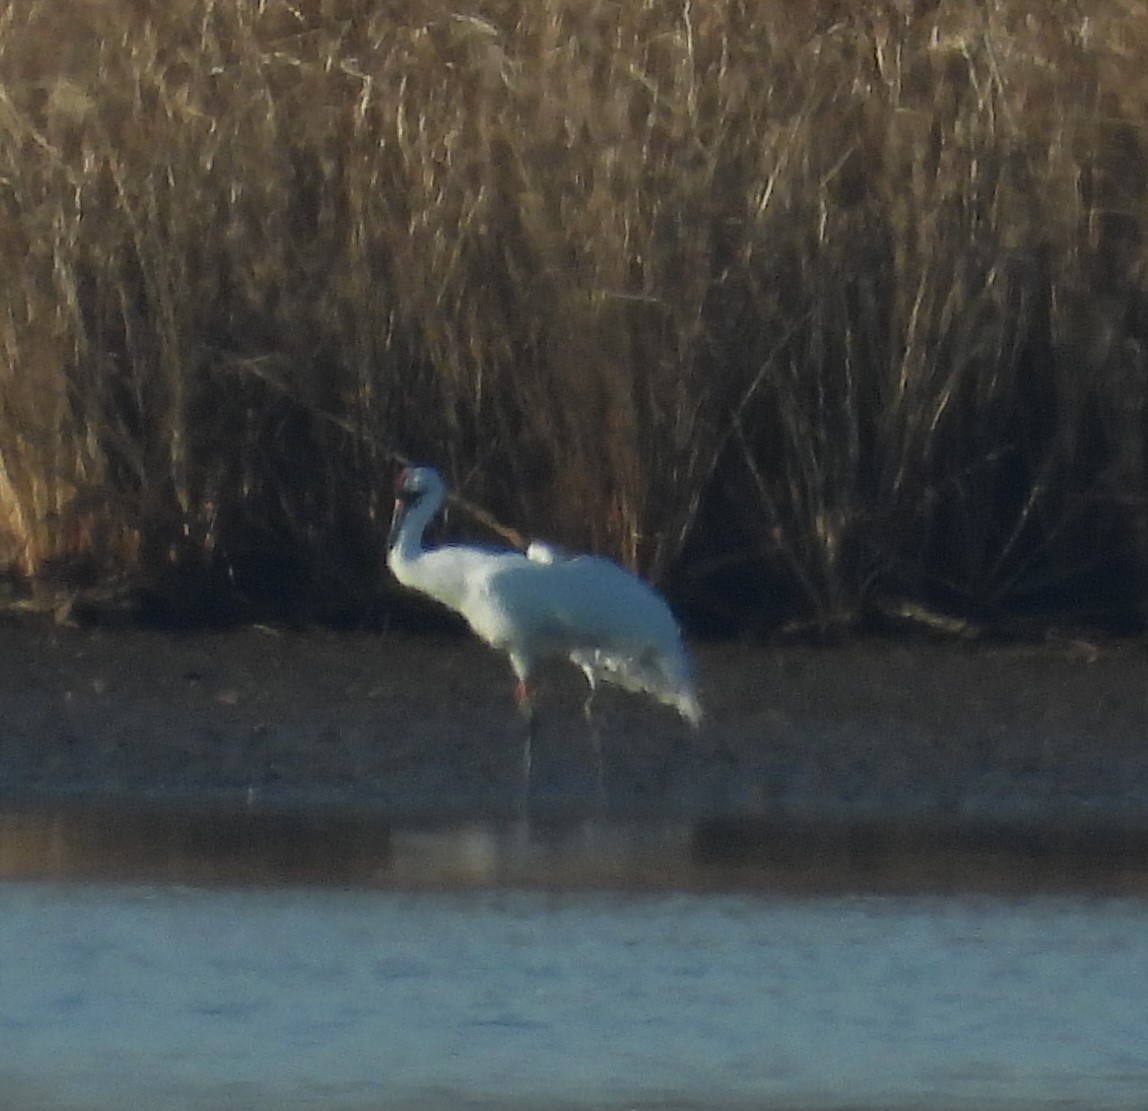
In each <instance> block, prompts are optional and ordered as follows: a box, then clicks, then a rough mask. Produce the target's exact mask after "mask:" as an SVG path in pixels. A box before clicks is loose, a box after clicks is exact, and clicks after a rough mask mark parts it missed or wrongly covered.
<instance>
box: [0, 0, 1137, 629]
mask: <svg viewBox="0 0 1148 1111" xmlns="http://www.w3.org/2000/svg"><path fill="white" fill-rule="evenodd" d="M1146 127H1148V9H1146V7H1145V5H1144V4H1143V3H1141V2H1140V0H1085V2H1080V0H1074V2H1071V3H1070V2H1067V0H956V2H951V3H950V2H946V3H936V2H928V0H884V2H877V3H860V2H853V0H850V2H845V0H839V2H828V0H822V2H814V3H810V4H795V3H783V2H781V0H772V2H767V0H762V2H757V3H751V2H747V0H684V2H683V0H613V2H609V0H469V2H463V0H457V2H455V3H440V2H438V0H403V2H401V3H400V2H390V3H388V2H382V0H374V2H368V0H299V2H296V3H288V2H286V0H162V2H161V0H39V2H28V0H21V2H15V0H7V2H4V3H0V221H2V223H0V258H2V261H3V275H4V280H3V282H2V283H0V562H3V563H4V564H5V565H7V566H8V567H9V568H10V569H11V575H12V578H13V582H14V583H17V584H23V585H22V587H21V588H22V589H31V587H32V586H33V585H37V586H42V585H43V584H48V583H53V582H60V583H63V584H64V585H65V586H66V587H67V588H68V589H71V590H74V589H75V588H76V587H77V586H81V585H92V584H98V585H101V586H102V585H106V584H111V583H119V584H127V585H128V586H130V587H131V588H132V589H133V590H135V591H137V592H138V595H139V596H140V597H144V598H150V599H152V600H153V601H154V602H156V603H157V604H158V603H163V605H165V606H168V607H173V608H172V609H171V612H179V611H180V610H185V609H197V608H202V607H204V606H206V605H208V603H212V602H214V601H219V602H224V603H226V604H227V605H234V604H235V603H236V602H239V603H240V604H241V605H247V606H250V607H254V608H256V609H259V608H260V607H267V606H274V605H289V606H290V607H292V608H298V607H300V606H302V607H304V608H314V607H318V608H319V609H321V610H322V611H324V612H326V613H329V614H333V613H338V612H343V613H346V614H351V613H364V612H366V613H370V612H375V613H379V612H382V610H381V609H380V606H379V599H380V594H381V592H383V591H384V589H385V588H384V585H383V578H384V575H383V572H382V569H381V567H382V561H381V552H382V546H383V542H384V538H385V531H386V523H387V518H388V516H389V513H390V492H391V483H392V478H393V473H394V468H393V463H392V460H391V453H392V452H396V451H397V452H401V453H405V454H407V455H410V456H413V457H417V458H419V459H421V460H426V461H430V462H434V463H436V464H437V465H439V466H440V467H441V468H442V469H443V470H444V471H445V472H446V474H447V476H448V478H449V479H450V480H451V481H452V482H453V483H454V484H455V485H456V486H457V487H459V488H460V489H461V490H462V491H463V492H464V493H465V494H466V495H467V496H468V497H469V498H471V499H472V500H474V501H476V502H478V503H480V504H483V505H485V506H486V507H487V508H489V509H490V510H491V511H492V512H493V513H494V514H495V515H496V516H497V517H499V518H501V519H503V520H505V521H507V522H510V523H513V524H515V525H516V526H518V527H520V528H522V529H523V530H524V531H529V532H531V533H535V534H539V535H544V536H547V537H549V538H552V539H555V540H557V541H560V542H562V543H564V544H568V545H570V546H572V547H577V548H591V549H594V550H597V551H602V552H606V553H609V554H611V555H614V556H617V557H618V558H620V559H622V560H624V561H625V562H627V563H628V564H630V565H632V566H634V567H637V568H639V569H640V570H641V571H643V572H644V573H646V574H647V575H649V576H651V577H652V578H654V579H655V580H658V581H660V582H662V583H663V584H664V585H665V586H666V587H667V589H668V590H669V591H670V593H671V596H672V598H673V600H674V601H675V602H676V603H677V605H678V608H679V610H680V611H681V612H683V614H684V615H685V616H686V617H687V618H692V620H693V621H694V622H696V623H697V624H699V625H702V624H717V625H726V626H727V627H728V626H729V625H732V626H734V627H740V628H756V629H763V628H769V627H773V626H775V625H776V624H778V623H780V622H784V621H790V622H798V623H804V624H806V625H808V626H810V627H812V628H816V629H820V630H829V629H833V628H837V627H841V626H849V625H853V624H857V623H859V622H866V621H870V620H872V619H875V618H876V619H883V618H888V617H890V616H897V615H900V616H902V617H908V618H913V617H917V618H920V619H922V620H926V621H930V622H937V623H940V622H941V621H942V618H943V617H951V618H954V619H958V622H975V623H978V624H984V623H988V624H993V623H997V622H1008V621H1015V620H1017V619H1021V618H1023V619H1031V618H1036V619H1039V620H1041V621H1050V620H1051V621H1055V622H1065V623H1075V624H1081V623H1083V624H1099V625H1103V626H1105V627H1108V628H1116V629H1120V630H1124V631H1136V630H1139V629H1141V628H1142V626H1143V625H1144V622H1145V618H1146V617H1148V589H1146V581H1148V458H1146V435H1148V425H1146V417H1148V410H1146V400H1148V364H1146V351H1148V347H1146V344H1148V272H1146V261H1148V245H1146V242H1145V224H1146V220H1148V130H1146ZM181 598H182V599H185V601H183V602H181V601H180V599H181ZM385 606H386V603H385V600H384V602H383V603H382V609H385Z"/></svg>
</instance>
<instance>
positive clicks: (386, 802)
mask: <svg viewBox="0 0 1148 1111" xmlns="http://www.w3.org/2000/svg"><path fill="white" fill-rule="evenodd" d="M695 655H696V659H697V665H698V674H699V688H700V695H701V699H702V702H703V706H704V708H705V711H706V715H707V716H706V720H705V722H704V723H703V726H702V729H701V730H700V731H699V732H698V733H697V734H694V733H693V732H692V731H691V730H689V729H688V727H686V726H684V725H683V724H682V723H681V722H680V721H679V720H678V719H677V718H676V717H675V716H674V714H673V713H672V712H670V711H668V710H665V709H663V708H661V707H659V706H654V705H650V704H648V703H647V702H646V701H644V700H642V699H639V698H635V697H633V696H630V695H626V694H622V693H617V692H611V691H607V692H605V693H604V694H603V695H601V696H600V698H599V703H598V725H599V730H600V735H601V738H602V742H603V751H604V768H605V792H606V799H605V801H604V802H603V801H601V800H599V799H598V797H597V794H596V791H595V782H594V775H593V759H592V751H591V748H590V734H589V730H588V727H587V724H586V721H585V719H584V717H583V714H582V700H583V697H584V690H583V686H582V680H581V677H580V675H579V674H578V673H577V672H576V671H574V670H573V669H571V668H566V667H553V668H550V669H548V670H547V671H545V672H544V673H543V675H542V676H541V677H540V682H539V686H538V695H537V699H538V704H539V708H540V709H539V720H538V733H537V740H536V747H535V758H534V776H533V782H532V787H531V794H530V797H529V800H528V801H524V799H523V794H522V784H521V775H520V766H521V764H520V761H521V751H522V742H523V739H524V724H523V722H522V721H521V720H520V719H519V718H518V717H517V715H516V712H515V709H514V703H513V699H512V696H511V691H512V685H513V681H512V677H511V674H510V671H509V669H508V668H507V666H506V665H505V662H504V661H503V660H502V659H500V658H499V657H498V656H497V655H495V654H494V653H491V652H489V651H487V650H486V649H485V648H483V647H482V646H481V645H478V644H476V643H474V642H472V641H471V640H469V639H466V638H455V637H448V636H442V637H421V636H411V635H408V634H396V633H383V634H367V633H333V632H327V631H307V632H288V631H281V630H276V629H268V628H262V627H250V628H243V629H238V630H233V631H228V632H197V633H187V634H179V633H171V632H158V631H144V630H122V629H120V630H106V629H82V628H73V627H69V626H61V625H55V624H49V623H47V622H41V621H27V620H20V621H13V622H11V623H9V624H7V625H5V626H3V627H2V628H0V713H2V725H0V800H2V801H3V804H4V810H3V814H7V815H8V819H7V820H8V823H9V824H8V825H7V826H4V824H3V822H0V840H2V839H3V837H2V835H3V833H4V831H5V829H7V831H8V834H9V840H11V836H12V830H13V829H15V828H17V827H19V828H24V829H26V828H27V823H26V822H25V823H24V824H23V825H21V824H20V823H19V822H17V825H16V826H13V825H12V822H13V821H15V819H14V818H13V817H12V816H13V815H14V814H19V813H25V814H26V813H28V812H29V808H31V811H35V812H38V813H45V814H46V813H49V812H53V813H56V809H54V808H59V807H70V808H71V810H72V812H73V814H74V813H75V812H76V808H77V807H79V808H80V812H81V814H85V813H86V814H87V815H88V817H87V818H81V819H79V820H78V821H79V825H76V824H75V822H76V821H77V819H74V818H73V826H74V833H75V836H76V837H77V838H84V839H89V838H90V830H91V829H92V828H93V826H100V827H101V828H103V827H104V826H106V825H107V823H106V821H105V820H104V819H103V818H102V817H99V815H101V814H104V813H105V812H106V811H107V808H109V807H111V808H112V809H113V810H118V811H119V812H120V813H124V812H126V811H125V808H126V809H127V810H132V808H135V809H134V812H135V813H136V814H137V817H136V818H135V819H133V820H132V822H129V823H128V824H127V826H126V827H125V828H126V829H127V830H128V833H127V834H125V835H124V836H125V837H130V836H132V834H131V831H132V830H142V831H143V832H142V833H141V834H140V835H139V836H140V838H141V839H142V840H145V841H146V840H148V839H149V838H151V839H153V840H154V838H155V837H156V833H155V830H156V829H158V830H160V839H161V840H162V838H163V837H167V838H168V839H169V840H171V839H175V840H179V839H180V838H183V840H179V844H180V845H181V846H182V850H181V851H185V855H186V850H187V844H186V838H187V836H189V835H188V834H187V833H186V829H184V832H183V833H178V832H177V831H176V827H175V826H172V825H171V824H170V823H167V820H166V819H163V818H160V817H156V816H155V815H157V814H162V813H163V811H164V809H165V808H167V807H170V806H175V807H176V808H177V809H180V808H182V810H183V812H185V813H193V812H201V813H202V812H204V811H205V809H206V810H208V811H212V812H216V811H219V809H220V808H223V809H227V808H229V807H230V808H234V809H235V810H236V811H237V812H246V813H248V814H251V813H255V812H256V811H257V810H258V812H260V813H262V814H264V815H271V816H268V817H264V818H262V819H260V820H259V822H258V823H256V824H255V825H252V824H251V823H252V822H253V821H254V819H243V820H241V821H240V822H239V825H238V826H236V825H235V820H234V819H229V820H228V821H230V822H231V824H230V825H228V824H227V823H226V822H225V823H224V827H223V828H224V829H225V830H230V832H229V833H226V834H225V835H223V836H225V839H226V838H228V837H229V838H231V841H233V842H234V841H235V839H236V838H238V839H239V840H240V841H243V839H244V838H246V839H247V840H249V841H251V840H254V842H256V843H262V842H264V841H265V842H267V843H268V844H271V843H272V842H275V841H276V840H279V841H282V840H284V839H287V840H289V838H287V837H286V835H287V834H290V833H292V831H293V830H294V829H295V828H296V825H297V824H298V821H297V819H288V818H285V817H275V816H274V815H276V814H280V815H281V814H285V813H287V812H288V810H291V808H295V810H296V811H297V810H298V808H299V807H303V808H304V809H307V808H310V809H312V810H315V811H326V812H329V813H341V814H342V815H343V818H341V819H340V821H342V822H343V826H342V827H339V828H343V829H344V831H346V830H348V829H349V830H350V831H351V832H350V833H346V836H345V837H344V840H346V841H347V843H348V845H352V844H355V843H356V842H355V840H354V839H355V835H356V833H355V831H357V830H359V829H360V827H361V826H362V828H369V830H370V831H372V832H371V833H370V836H371V837H375V838H376V839H377V841H378V844H380V845H382V844H384V843H385V842H386V841H387V838H386V836H385V835H384V834H383V833H380V832H379V830H380V828H381V827H380V825H379V821H380V819H379V818H378V816H379V815H382V816H384V818H383V819H382V821H383V822H384V824H386V823H390V822H396V823H399V824H401V823H403V822H408V823H409V822H412V821H413V822H422V823H424V824H425V823H431V824H433V823H434V822H439V823H451V822H455V823H457V822H459V821H478V820H485V819H489V818H494V819H501V818H507V817H512V816H513V815H515V814H516V813H517V814H521V813H522V810H523V807H525V808H526V809H527V810H528V812H529V813H530V815H531V816H532V817H534V818H535V819H536V820H537V821H538V822H540V823H544V822H545V821H557V822H561V821H563V820H566V819H579V818H582V819H584V818H597V819H601V820H602V821H603V822H613V823H618V822H624V821H632V820H644V821H647V822H650V821H653V822H660V823H663V824H665V823H678V824H679V825H680V826H681V828H685V829H687V830H689V831H691V832H690V833H689V835H688V837H687V843H686V845H685V848H684V849H683V851H684V852H685V854H686V857H687V858H688V859H689V861H690V862H691V866H696V865H704V866H707V867H708V866H711V865H712V866H714V867H716V868H719V869H720V868H721V867H724V866H731V867H741V866H746V865H749V866H754V867H757V868H758V869H759V870H760V869H762V868H765V869H767V870H768V869H773V870H774V871H775V872H776V871H777V870H778V869H781V871H783V872H784V871H786V870H787V869H788V871H789V872H790V873H792V874H793V875H797V874H798V873H801V872H803V871H804V872H807V871H808V867H809V865H810V863H811V862H812V863H815V864H817V865H818V866H819V867H820V868H821V869H822V870H825V869H829V871H832V872H833V873H834V874H835V875H836V874H838V873H844V872H851V873H853V874H868V875H869V876H870V877H871V878H876V880H878V881H880V880H881V877H882V876H884V877H885V878H886V879H888V875H889V874H891V873H892V872H896V873H897V874H898V875H901V876H904V875H907V874H911V873H912V872H913V869H914V867H916V866H917V864H914V862H913V861H911V860H910V859H909V858H910V857H911V856H913V855H914V853H916V852H917V850H920V852H921V853H926V854H929V855H930V858H931V859H934V860H935V859H936V858H937V857H938V854H940V855H944V854H946V853H947V854H948V857H949V859H950V863H951V861H952V859H953V853H954V851H957V855H958V857H960V858H961V859H964V860H965V861H966V863H967V864H969V865H970V867H979V868H980V870H981V871H982V872H984V866H985V865H986V864H992V865H993V866H994V867H995V868H996V870H997V872H998V873H1001V864H1002V861H1005V862H1009V863H1008V867H1006V868H1005V869H1004V873H1007V874H1008V875H1010V876H1012V878H1013V879H1014V880H1015V879H1016V878H1018V877H1023V875H1025V874H1026V873H1027V872H1029V871H1031V869H1033V868H1037V869H1038V870H1039V869H1040V868H1044V867H1045V866H1046V865H1048V864H1049V862H1050V861H1052V862H1058V867H1059V866H1061V865H1063V866H1064V867H1067V868H1068V869H1069V871H1071V872H1072V873H1073V874H1074V875H1076V876H1078V877H1079V876H1084V875H1089V874H1092V873H1096V872H1098V871H1103V870H1104V869H1106V868H1108V869H1111V868H1118V869H1119V870H1120V871H1121V873H1122V874H1124V875H1125V876H1127V875H1129V874H1134V875H1135V876H1136V877H1137V879H1136V885H1135V886H1137V888H1139V886H1140V884H1141V883H1143V882H1148V881H1146V877H1148V683H1146V682H1145V678H1146V673H1148V654H1146V653H1145V651H1144V650H1143V648H1142V647H1141V646H1139V645H1135V644H1131V643H1120V644H1114V645H1106V646H1100V647H1097V646H1093V645H1089V644H1083V643H1078V642H1064V643H1051V642H1049V643H1044V644H1041V645H1036V646H1033V645H1000V646H994V645H984V644H981V645H976V646H970V645H964V644H954V643H938V642H931V641H906V640H891V641H884V640H859V641H855V642H850V643H845V644H841V645H838V646H833V647H810V646H780V647H768V646H766V647H763V646H760V645H742V644H732V643H722V644H701V645H697V646H695ZM85 807H86V808H87V809H86V810H85V809H84V808H85ZM93 807H95V809H94V810H93V809H92V808H93ZM141 807H142V808H143V810H141V809H140V808H141ZM100 808H103V809H100ZM148 808H150V810H149V809H148ZM157 808H158V809H157ZM3 814H0V817H2V816H3ZM140 814H143V815H144V816H143V817H140V816H139V815H140ZM147 814H151V815H152V816H151V817H147ZM348 814H351V815H359V817H352V818H347V815H348ZM368 814H369V815H374V816H375V817H371V818H369V819H368V818H365V817H362V815H368ZM92 815H96V816H97V817H96V818H92ZM54 820H56V821H57V827H54V828H57V831H58V828H59V827H58V818H57V819H54ZM157 822H158V825H157V824H156V823H157ZM292 822H295V825H292ZM133 823H134V824H133ZM165 823H166V824H165ZM348 823H349V824H348ZM363 823H366V824H365V825H363ZM304 824H306V823H304ZM181 828H183V827H181ZM213 828H214V827H213ZM84 831H87V832H84ZM149 831H150V832H149ZM164 831H166V832H164ZM219 836H221V835H220V834H219V833H218V831H217V832H216V833H213V834H211V835H210V836H209V837H208V843H209V844H208V847H210V844H214V843H215V842H214V841H211V838H212V837H215V838H217V839H218V837H219ZM324 836H325V837H326V838H327V841H328V842H329V841H330V836H331V834H330V826H329V824H328V826H327V832H326V834H325V835H324ZM340 836H342V835H340ZM193 839H194V838H193ZM113 840H114V838H113ZM958 843H959V844H958ZM954 845H956V846H957V849H956V850H955V849H954ZM200 847H201V848H202V846H200ZM120 848H121V849H122V846H120ZM193 848H194V846H193ZM204 851H206V850H204ZM348 851H349V852H351V854H352V856H354V854H355V853H357V852H358V851H359V850H358V849H357V848H355V849H348ZM89 855H90V854H89ZM355 859H356V860H357V859H358V858H357V857H355ZM917 863H918V864H919V861H918V862H917ZM292 866H294V864H293V865H292ZM990 870H991V869H990ZM1062 871H1063V868H1062ZM1004 873H1001V874H1004ZM878 886H881V884H880V882H879V883H878ZM1125 886H1127V885H1125Z"/></svg>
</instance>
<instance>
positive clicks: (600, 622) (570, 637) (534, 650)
mask: <svg viewBox="0 0 1148 1111" xmlns="http://www.w3.org/2000/svg"><path fill="white" fill-rule="evenodd" d="M445 498H446V485H445V484H444V483H443V480H442V477H441V476H440V475H439V473H438V472H437V471H436V470H434V469H433V468H432V467H408V468H406V469H405V470H403V471H402V473H401V474H400V475H399V477H398V480H397V482H396V484H395V513H394V517H393V519H392V522H391V534H390V539H389V541H388V551H387V566H388V567H390V569H391V571H392V572H393V574H394V576H395V578H396V579H398V581H399V582H400V583H402V584H403V586H406V587H410V588H411V589H413V590H417V591H420V592H421V593H423V594H426V595H428V596H429V597H431V598H434V599H435V600H436V601H438V602H440V603H442V604H443V605H445V606H447V607H448V608H450V609H452V610H454V611H455V612H456V613H459V614H461V615H462V617H464V618H465V619H466V622H467V624H468V625H469V626H470V627H471V629H472V630H473V631H474V632H475V634H476V635H477V636H478V637H479V638H480V639H482V640H484V641H485V642H486V643H487V644H489V645H490V646H491V647H492V648H495V649H498V650H499V651H502V652H505V653H506V654H507V656H508V657H509V659H510V666H511V667H512V668H513V669H514V674H515V675H516V676H517V678H518V685H517V687H516V688H515V698H516V700H517V702H518V705H519V708H520V709H521V710H522V711H523V713H524V714H525V715H526V718H527V721H528V722H532V721H533V707H532V704H531V697H530V678H531V675H532V673H533V671H534V669H535V666H536V665H537V664H538V663H539V662H540V661H541V660H543V659H546V658H549V657H559V658H565V659H568V660H570V661H571V663H573V664H575V665H577V666H578V667H579V668H581V669H582V672H583V674H584V675H585V676H586V680H587V682H588V683H589V684H590V692H589V696H588V697H587V700H586V712H587V716H588V717H589V716H590V707H591V702H592V700H593V697H594V694H595V692H596V690H597V687H598V684H599V682H601V683H609V684H612V685H614V686H618V687H622V688H623V689H624V690H628V691H634V692H641V693H645V694H649V695H652V696H653V697H654V698H656V699H657V700H658V701H659V702H662V703H665V704H666V705H668V706H671V707H673V708H674V709H675V710H677V712H678V713H679V714H681V716H682V717H683V718H684V719H685V720H686V721H688V722H689V723H690V724H691V725H693V726H694V727H697V725H698V724H699V723H700V721H701V717H702V710H701V706H700V704H699V703H698V699H697V695H696V694H695V692H694V686H693V680H692V677H691V668H690V661H689V657H688V656H687V655H686V651H685V648H684V646H683V644H682V637H681V632H680V630H679V629H678V625H677V622H676V621H675V620H674V616H673V614H672V613H671V612H670V608H669V606H667V605H666V603H665V601H664V600H663V599H662V597H661V596H660V595H659V594H658V593H657V592H656V591H655V590H654V589H653V588H652V587H651V586H649V585H648V584H647V583H645V582H643V581H642V580H641V579H640V578H638V577H637V576H636V575H634V574H631V573H630V572H629V571H627V570H625V569H624V568H622V567H620V566H619V565H618V564H616V563H614V562H612V561H611V560H609V559H603V558H601V557H597V556H572V557H567V556H564V555H563V554H562V553H561V552H560V551H558V550H557V549H555V548H553V547H551V546H550V545H547V544H538V543H535V544H531V545H530V547H529V548H528V549H527V551H526V553H523V552H518V551H511V550H496V549H488V548H480V547H474V546H471V545H463V544H448V545H443V546H441V547H437V548H429V549H428V548H425V547H424V546H423V533H424V531H425V530H426V527H427V525H428V524H430V522H431V520H432V519H433V518H434V516H435V514H436V513H438V511H439V509H440V508H441V506H442V504H443V501H444V499H445ZM530 732H531V730H528V736H527V741H526V750H525V752H524V755H523V769H524V774H525V776H526V780H527V783H529V777H530V759H531V755H530V743H531V740H530V735H529V734H530ZM594 740H595V751H596V755H597V756H598V774H599V788H601V755H600V752H599V751H598V743H597V737H596V736H595V738H594Z"/></svg>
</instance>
